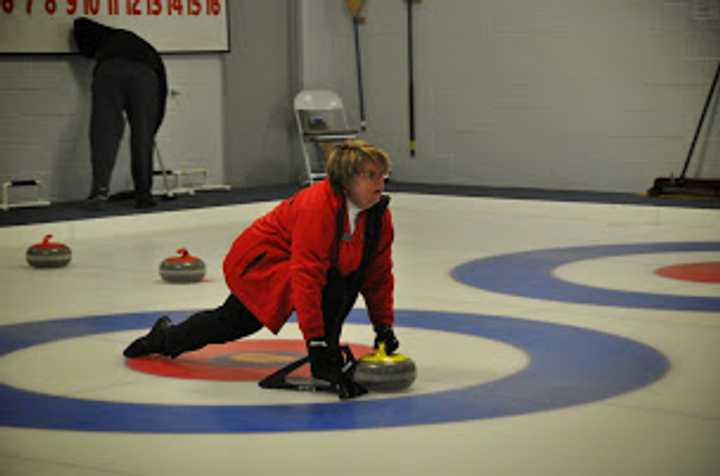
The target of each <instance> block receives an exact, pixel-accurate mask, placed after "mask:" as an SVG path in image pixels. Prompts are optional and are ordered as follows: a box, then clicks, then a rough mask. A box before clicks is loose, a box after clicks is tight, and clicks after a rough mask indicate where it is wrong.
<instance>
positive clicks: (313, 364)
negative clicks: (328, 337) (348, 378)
mask: <svg viewBox="0 0 720 476" xmlns="http://www.w3.org/2000/svg"><path fill="white" fill-rule="evenodd" d="M307 350H308V357H310V372H311V373H312V376H313V377H315V378H319V379H321V380H326V381H328V382H330V383H331V384H333V385H337V384H338V383H339V382H340V377H341V374H342V366H343V359H342V355H341V354H340V349H338V348H337V347H331V346H330V345H328V343H327V342H326V341H325V339H321V338H318V339H310V340H308V341H307Z"/></svg>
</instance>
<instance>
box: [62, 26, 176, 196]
mask: <svg viewBox="0 0 720 476" xmlns="http://www.w3.org/2000/svg"><path fill="white" fill-rule="evenodd" d="M73 36H74V38H75V43H76V44H77V47H78V50H79V51H80V53H81V54H82V55H83V56H86V57H88V58H93V59H95V61H96V63H95V68H94V70H93V81H92V112H91V117H90V155H91V157H90V163H91V165H92V187H91V190H90V196H89V197H88V200H90V201H91V202H96V203H97V202H102V201H104V200H107V198H108V194H109V190H110V178H111V175H112V171H113V168H114V167H115V161H116V158H117V152H118V147H119V145H120V140H121V139H122V136H123V131H124V129H125V117H123V113H124V115H125V116H126V117H127V122H128V123H129V125H130V155H131V161H130V164H131V172H132V178H133V183H134V186H135V206H136V207H137V208H148V207H152V206H155V201H154V200H153V198H152V193H151V190H152V179H153V147H154V144H155V135H156V134H157V131H158V129H159V128H160V124H162V121H163V118H164V116H165V106H166V99H167V89H168V87H167V76H166V72H165V65H164V63H163V60H162V58H161V57H160V54H159V53H158V52H157V50H155V48H154V47H153V46H152V45H150V43H148V42H147V41H145V40H144V39H142V38H140V37H139V36H138V35H136V34H135V33H133V32H131V31H128V30H122V29H119V28H111V27H109V26H105V25H103V24H101V23H98V22H96V21H94V20H90V19H88V18H78V19H76V20H75V21H74V22H73Z"/></svg>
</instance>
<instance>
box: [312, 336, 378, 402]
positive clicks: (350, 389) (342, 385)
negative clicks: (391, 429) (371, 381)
mask: <svg viewBox="0 0 720 476" xmlns="http://www.w3.org/2000/svg"><path fill="white" fill-rule="evenodd" d="M307 349H308V357H309V358H310V372H311V373H312V376H313V377H315V378H318V379H322V380H325V381H327V382H330V384H332V386H333V388H334V389H335V390H337V393H338V397H340V399H341V400H347V399H349V398H355V397H359V396H360V395H365V394H366V393H368V391H367V389H366V388H365V387H363V386H362V385H360V384H358V383H355V381H354V380H353V378H352V376H353V372H354V371H355V360H354V359H352V360H349V361H348V362H345V359H344V358H343V356H342V353H341V352H340V349H338V348H337V347H334V348H333V347H332V346H330V345H328V343H327V342H325V340H324V339H310V340H309V341H308V342H307Z"/></svg>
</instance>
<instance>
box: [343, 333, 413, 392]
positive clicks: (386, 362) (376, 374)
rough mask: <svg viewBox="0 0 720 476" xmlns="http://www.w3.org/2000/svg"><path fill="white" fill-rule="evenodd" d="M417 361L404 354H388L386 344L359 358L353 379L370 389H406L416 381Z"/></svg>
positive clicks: (388, 390) (384, 390)
mask: <svg viewBox="0 0 720 476" xmlns="http://www.w3.org/2000/svg"><path fill="white" fill-rule="evenodd" d="M416 376H417V370H416V368H415V362H413V360H412V359H411V358H410V357H407V356H405V355H402V354H397V353H396V354H391V355H388V354H387V353H386V352H385V345H384V344H380V346H379V348H378V349H377V350H376V351H375V352H373V353H371V354H368V355H365V356H363V357H361V358H360V359H358V362H357V365H356V366H355V373H354V374H353V379H354V380H355V382H357V383H359V384H360V385H363V386H365V387H366V388H367V389H368V390H372V391H376V392H396V391H399V390H405V389H406V388H408V387H410V385H412V383H413V382H414V381H415V377H416Z"/></svg>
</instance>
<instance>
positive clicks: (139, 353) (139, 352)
mask: <svg viewBox="0 0 720 476" xmlns="http://www.w3.org/2000/svg"><path fill="white" fill-rule="evenodd" d="M171 325H172V321H170V318H169V317H167V316H162V317H161V318H160V319H158V320H157V321H155V324H154V325H153V326H152V329H150V332H149V333H148V334H147V335H146V336H143V337H140V338H139V339H135V340H134V341H133V343H132V344H130V345H129V346H127V348H126V349H125V350H124V351H123V355H124V356H125V357H127V358H128V359H133V358H136V357H145V356H146V355H150V354H162V353H163V352H164V351H165V331H166V330H167V329H168V328H169V327H170V326H171Z"/></svg>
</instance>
